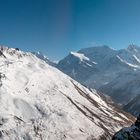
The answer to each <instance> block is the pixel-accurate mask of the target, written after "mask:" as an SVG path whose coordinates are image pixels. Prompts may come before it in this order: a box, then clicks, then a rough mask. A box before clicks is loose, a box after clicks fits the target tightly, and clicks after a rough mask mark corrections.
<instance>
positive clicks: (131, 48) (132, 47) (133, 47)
mask: <svg viewBox="0 0 140 140" xmlns="http://www.w3.org/2000/svg"><path fill="white" fill-rule="evenodd" d="M134 49H140V47H139V46H137V45H134V44H130V45H129V46H128V47H127V50H130V51H131V50H134Z"/></svg>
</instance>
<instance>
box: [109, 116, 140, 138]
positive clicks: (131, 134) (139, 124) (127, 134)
mask: <svg viewBox="0 0 140 140" xmlns="http://www.w3.org/2000/svg"><path fill="white" fill-rule="evenodd" d="M112 140H140V115H139V116H138V118H137V120H136V122H135V124H133V125H132V126H130V127H127V128H123V129H122V130H120V131H119V132H118V133H116V134H115V135H114V136H113V138H112Z"/></svg>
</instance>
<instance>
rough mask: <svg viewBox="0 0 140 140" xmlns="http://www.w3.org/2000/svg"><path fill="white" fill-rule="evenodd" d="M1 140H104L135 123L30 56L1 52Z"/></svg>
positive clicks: (92, 93) (15, 51)
mask: <svg viewBox="0 0 140 140" xmlns="http://www.w3.org/2000/svg"><path fill="white" fill-rule="evenodd" d="M0 104H1V106H0V110H1V111H0V139H4V140H15V139H18V140H64V139H67V140H86V139H87V140H91V139H96V140H102V139H106V140H109V139H111V135H113V134H114V133H115V132H116V131H118V130H119V129H121V128H122V127H123V126H127V125H129V124H131V122H132V120H134V118H133V117H132V116H130V115H129V114H126V113H124V112H122V111H121V110H119V109H117V108H116V107H114V106H112V105H111V104H109V103H107V102H106V101H105V100H103V99H102V98H101V96H100V95H99V94H98V93H97V92H96V91H95V90H92V91H90V90H88V89H86V88H85V87H83V86H82V85H80V84H79V83H77V82H76V81H74V80H72V79H71V78H70V77H68V76H67V75H65V74H63V73H62V72H60V71H59V70H57V69H56V68H54V67H52V66H50V65H48V64H46V63H45V61H42V60H40V59H38V58H37V57H36V56H35V55H33V54H32V53H25V52H22V51H18V50H15V49H12V48H7V47H4V48H3V47H1V48H0Z"/></svg>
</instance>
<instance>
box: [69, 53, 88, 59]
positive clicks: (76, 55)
mask: <svg viewBox="0 0 140 140" xmlns="http://www.w3.org/2000/svg"><path fill="white" fill-rule="evenodd" d="M70 54H72V55H74V56H75V57H77V58H79V59H80V60H81V61H83V60H87V61H89V60H90V59H89V58H88V57H86V56H85V55H84V54H82V53H77V52H70Z"/></svg>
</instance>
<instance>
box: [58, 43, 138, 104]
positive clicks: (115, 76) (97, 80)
mask: <svg viewBox="0 0 140 140" xmlns="http://www.w3.org/2000/svg"><path fill="white" fill-rule="evenodd" d="M75 54H76V55H75ZM82 56H84V58H86V60H85V59H84V58H83V59H81V57H82ZM57 67H58V68H59V69H60V70H61V71H63V72H64V73H66V74H68V75H69V76H71V77H72V78H74V79H75V80H77V81H78V82H80V83H81V84H83V85H86V86H87V87H90V88H95V89H97V90H99V91H101V92H103V93H106V94H108V95H110V96H111V97H112V98H113V99H114V101H116V102H118V103H121V104H127V103H128V102H129V101H130V100H132V99H133V98H134V97H136V96H137V95H138V94H139V93H140V81H139V79H140V78H139V77H140V47H138V46H136V45H129V46H128V48H126V49H121V50H114V49H112V48H110V47H108V46H98V47H91V48H85V49H81V50H80V51H78V52H77V53H73V54H71V53H70V54H69V55H68V56H67V57H65V58H64V59H63V60H61V61H60V62H59V63H58V66H57Z"/></svg>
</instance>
